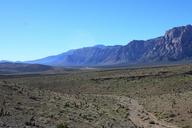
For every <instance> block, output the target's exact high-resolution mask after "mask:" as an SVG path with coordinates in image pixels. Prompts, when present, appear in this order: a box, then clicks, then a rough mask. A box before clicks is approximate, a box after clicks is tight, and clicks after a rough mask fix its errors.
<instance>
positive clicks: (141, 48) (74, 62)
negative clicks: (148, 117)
mask: <svg viewBox="0 0 192 128" xmlns="http://www.w3.org/2000/svg"><path fill="white" fill-rule="evenodd" d="M191 57H192V25H187V26H181V27H175V28H172V29H170V30H168V31H166V33H165V35H164V36H161V37H157V38H154V39H149V40H146V41H144V40H133V41H131V42H129V43H128V44H127V45H125V46H121V45H117V46H104V45H97V46H94V47H86V48H80V49H76V50H70V51H68V52H65V53H62V54H59V55H55V56H49V57H46V58H42V59H39V60H34V61H28V63H31V64H45V65H51V66H102V65H118V64H139V63H160V62H174V61H180V60H190V58H191Z"/></svg>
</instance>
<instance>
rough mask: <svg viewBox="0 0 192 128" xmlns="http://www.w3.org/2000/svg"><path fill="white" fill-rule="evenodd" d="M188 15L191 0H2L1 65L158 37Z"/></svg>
mask: <svg viewBox="0 0 192 128" xmlns="http://www.w3.org/2000/svg"><path fill="white" fill-rule="evenodd" d="M191 12H192V0H0V60H11V61H18V60H20V61H25V60H34V59H39V58H42V57H46V56H49V55H56V54H60V53H63V52H66V51H68V50H70V49H76V48H81V47H86V46H94V45H97V44H103V45H126V44H128V42H129V41H131V40H135V39H137V40H146V39H150V38H154V37H159V36H161V35H163V34H164V33H165V31H166V30H168V29H170V28H172V27H176V26H182V25H187V24H191V23H192V15H191Z"/></svg>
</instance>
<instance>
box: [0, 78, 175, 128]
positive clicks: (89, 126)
mask: <svg viewBox="0 0 192 128" xmlns="http://www.w3.org/2000/svg"><path fill="white" fill-rule="evenodd" d="M0 128H176V126H171V125H169V124H167V123H165V122H163V121H159V120H157V118H156V117H155V116H153V115H152V114H151V113H149V112H147V111H146V110H145V109H144V108H143V107H142V106H141V105H139V104H138V102H137V101H135V100H134V99H131V98H129V97H126V96H114V95H98V94H71V95H70V94H62V93H58V92H57V93H56V92H52V91H48V90H45V89H38V88H32V87H26V86H24V85H22V84H18V83H13V82H8V81H5V80H4V81H3V80H2V81H1V82H0Z"/></svg>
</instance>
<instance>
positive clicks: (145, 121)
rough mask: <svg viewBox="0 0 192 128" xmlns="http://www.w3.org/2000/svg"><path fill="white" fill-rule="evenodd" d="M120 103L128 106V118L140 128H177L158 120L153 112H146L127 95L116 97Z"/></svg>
mask: <svg viewBox="0 0 192 128" xmlns="http://www.w3.org/2000/svg"><path fill="white" fill-rule="evenodd" d="M116 98H117V99H118V100H119V102H120V104H122V105H124V106H126V107H128V108H129V114H130V115H129V118H130V120H131V121H132V122H133V123H134V124H136V125H137V126H139V127H142V128H178V127H177V126H173V125H170V124H168V123H166V122H163V121H159V120H158V119H157V118H156V117H155V116H154V115H153V114H151V113H149V112H147V111H146V110H145V109H144V108H143V106H141V105H139V104H138V102H137V101H136V100H133V99H130V98H127V97H116Z"/></svg>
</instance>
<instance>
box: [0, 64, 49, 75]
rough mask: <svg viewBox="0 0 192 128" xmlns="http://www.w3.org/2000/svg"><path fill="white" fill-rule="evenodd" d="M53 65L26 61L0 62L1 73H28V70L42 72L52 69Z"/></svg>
mask: <svg viewBox="0 0 192 128" xmlns="http://www.w3.org/2000/svg"><path fill="white" fill-rule="evenodd" d="M52 69H53V67H51V66H46V65H41V64H24V63H11V62H4V63H0V74H10V73H27V72H42V71H48V70H52Z"/></svg>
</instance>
